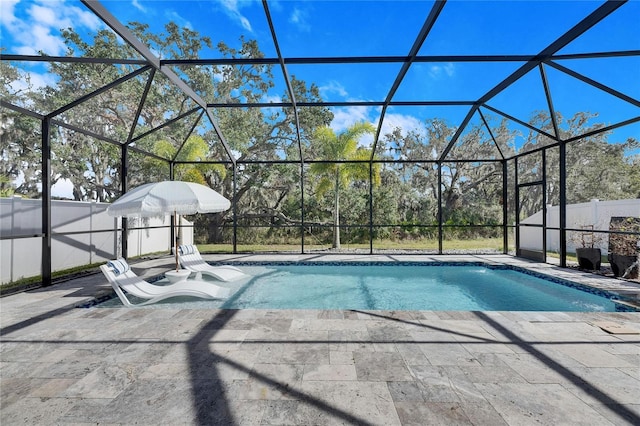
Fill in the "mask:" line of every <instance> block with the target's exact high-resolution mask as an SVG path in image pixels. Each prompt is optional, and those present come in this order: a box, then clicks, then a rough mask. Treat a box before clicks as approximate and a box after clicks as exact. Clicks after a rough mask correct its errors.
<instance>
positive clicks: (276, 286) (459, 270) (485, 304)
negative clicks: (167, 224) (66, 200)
mask: <svg viewBox="0 0 640 426" xmlns="http://www.w3.org/2000/svg"><path fill="white" fill-rule="evenodd" d="M240 267H241V268H242V269H243V270H245V271H246V272H249V273H250V274H252V275H253V277H252V278H250V279H248V280H247V279H245V280H242V281H240V282H236V283H225V286H228V287H231V289H232V295H231V296H230V297H229V299H227V300H226V301H203V300H196V299H193V298H190V299H174V300H172V301H169V302H166V303H162V304H158V305H164V306H166V305H167V304H172V305H173V306H175V303H176V302H179V303H180V306H181V307H185V308H207V307H209V308H225V309H364V310H440V311H442V310H452V311H480V310H482V311H502V310H504V311H603V312H614V311H616V304H615V303H614V302H613V301H612V300H610V299H609V298H607V297H603V295H604V296H606V294H605V293H603V292H599V291H594V293H599V294H592V293H589V292H587V291H582V290H580V289H578V288H574V287H572V286H571V283H569V282H565V284H567V285H562V284H560V283H558V282H552V281H549V280H546V279H543V278H540V277H538V276H533V275H530V274H526V273H523V272H519V271H517V270H512V269H509V268H506V267H504V268H495V267H487V266H482V265H473V264H472V265H446V264H445V265H437V266H434V265H431V264H409V265H407V264H403V265H396V264H393V265H380V264H339V263H338V264H335V263H334V264H330V265H327V264H322V265H318V264H296V265H290V264H289V265H284V264H283V265H262V266H250V265H243V266H240ZM107 303H108V304H110V305H111V306H117V305H119V304H120V302H119V300H118V299H117V298H116V299H115V300H111V301H109V302H107ZM157 307H161V306H157Z"/></svg>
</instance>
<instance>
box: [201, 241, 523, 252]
mask: <svg viewBox="0 0 640 426" xmlns="http://www.w3.org/2000/svg"><path fill="white" fill-rule="evenodd" d="M341 246H342V247H341V248H342V250H345V251H349V250H365V251H368V250H369V244H368V243H365V244H350V243H346V242H343V243H342V244H341ZM304 248H305V252H307V251H318V250H329V249H331V244H326V245H319V244H305V246H304ZM442 248H443V250H445V251H447V250H469V251H478V250H488V251H502V238H480V239H473V240H443V242H442ZM373 249H374V251H375V250H430V251H432V250H438V241H437V240H406V241H391V240H375V241H374V242H373ZM510 249H513V248H512V247H510ZM198 250H200V252H202V253H232V252H233V246H232V245H231V244H198ZM237 250H238V252H242V253H249V252H288V253H291V252H294V253H300V251H301V248H300V244H238V246H237Z"/></svg>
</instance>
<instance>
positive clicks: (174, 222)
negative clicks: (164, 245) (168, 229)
mask: <svg viewBox="0 0 640 426" xmlns="http://www.w3.org/2000/svg"><path fill="white" fill-rule="evenodd" d="M177 224H178V213H176V211H175V210H174V211H173V227H174V237H175V247H174V249H173V252H174V253H175V255H176V272H178V269H179V267H178V228H177Z"/></svg>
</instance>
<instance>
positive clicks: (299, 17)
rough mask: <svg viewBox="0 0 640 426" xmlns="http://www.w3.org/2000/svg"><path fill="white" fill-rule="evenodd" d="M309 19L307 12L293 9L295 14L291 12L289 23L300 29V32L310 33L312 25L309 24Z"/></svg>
mask: <svg viewBox="0 0 640 426" xmlns="http://www.w3.org/2000/svg"><path fill="white" fill-rule="evenodd" d="M307 17H308V13H307V11H305V10H301V9H298V8H297V7H296V8H295V9H293V12H291V16H289V22H290V23H292V24H293V25H295V26H296V27H298V29H299V30H300V31H304V32H310V31H311V25H310V24H309V22H308V20H307Z"/></svg>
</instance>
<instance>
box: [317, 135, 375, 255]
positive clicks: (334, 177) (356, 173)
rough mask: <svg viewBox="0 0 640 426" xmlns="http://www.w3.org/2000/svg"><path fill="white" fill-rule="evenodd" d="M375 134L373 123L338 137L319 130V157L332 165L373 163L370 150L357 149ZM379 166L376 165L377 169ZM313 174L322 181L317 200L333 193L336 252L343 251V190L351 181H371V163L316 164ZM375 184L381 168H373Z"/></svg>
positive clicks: (334, 244) (319, 181)
mask: <svg viewBox="0 0 640 426" xmlns="http://www.w3.org/2000/svg"><path fill="white" fill-rule="evenodd" d="M373 133H375V128H374V127H373V125H372V124H371V123H365V122H362V123H355V124H353V125H352V126H350V127H349V128H348V129H347V130H345V131H344V132H343V133H340V134H339V135H336V134H335V132H334V131H333V129H331V128H330V127H320V128H318V129H317V130H316V131H315V133H314V137H313V140H314V142H316V143H318V148H319V150H320V156H321V158H322V159H323V160H329V161H345V160H346V161H350V160H351V161H362V160H366V161H368V160H370V159H371V150H370V149H366V148H362V147H358V140H359V139H360V137H361V136H363V135H365V134H373ZM376 166H377V165H376ZM309 170H310V172H311V174H313V175H316V176H318V177H319V180H318V184H317V187H316V196H317V197H322V196H323V195H324V194H325V193H326V192H327V191H329V190H333V191H334V205H333V248H336V249H339V248H340V188H343V187H345V186H346V185H347V184H348V183H349V181H350V180H352V179H358V180H368V179H369V163H364V162H354V163H313V164H311V166H310V169H309ZM374 180H375V181H376V182H379V180H380V171H379V167H376V168H374Z"/></svg>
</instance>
